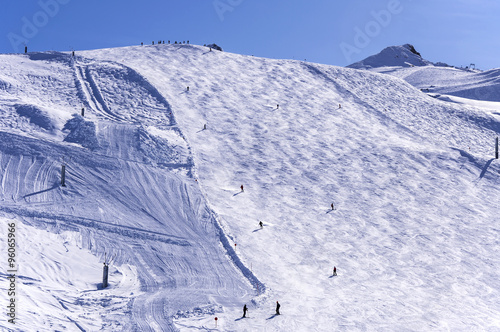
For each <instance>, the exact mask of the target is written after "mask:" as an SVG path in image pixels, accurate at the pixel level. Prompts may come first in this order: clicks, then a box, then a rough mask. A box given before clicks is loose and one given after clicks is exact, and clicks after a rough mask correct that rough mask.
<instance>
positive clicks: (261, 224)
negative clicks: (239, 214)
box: [259, 221, 264, 229]
mask: <svg viewBox="0 0 500 332" xmlns="http://www.w3.org/2000/svg"><path fill="white" fill-rule="evenodd" d="M259 226H260V228H261V229H262V228H263V227H264V224H263V223H262V221H259Z"/></svg>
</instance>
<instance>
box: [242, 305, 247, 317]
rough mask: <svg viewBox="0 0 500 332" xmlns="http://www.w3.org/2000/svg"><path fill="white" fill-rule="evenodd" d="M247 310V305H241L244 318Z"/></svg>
mask: <svg viewBox="0 0 500 332" xmlns="http://www.w3.org/2000/svg"><path fill="white" fill-rule="evenodd" d="M247 311H248V308H247V305H246V304H245V305H244V306H243V318H245V317H246V316H247Z"/></svg>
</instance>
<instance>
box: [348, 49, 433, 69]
mask: <svg viewBox="0 0 500 332" xmlns="http://www.w3.org/2000/svg"><path fill="white" fill-rule="evenodd" d="M432 65H434V64H433V63H432V62H430V61H427V60H425V59H423V58H422V56H421V55H420V53H419V52H417V50H415V47H413V45H411V44H405V45H401V46H390V47H386V48H384V49H383V50H382V51H381V52H380V53H378V54H375V55H372V56H369V57H368V58H366V59H364V60H361V61H358V62H355V63H353V64H351V65H349V66H347V67H349V68H355V69H371V68H377V67H393V66H399V67H413V66H432Z"/></svg>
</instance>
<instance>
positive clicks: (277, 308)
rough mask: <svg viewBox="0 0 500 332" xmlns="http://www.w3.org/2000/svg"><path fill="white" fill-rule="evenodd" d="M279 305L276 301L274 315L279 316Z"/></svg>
mask: <svg viewBox="0 0 500 332" xmlns="http://www.w3.org/2000/svg"><path fill="white" fill-rule="evenodd" d="M280 307H281V306H280V303H279V302H278V301H276V315H279V314H280Z"/></svg>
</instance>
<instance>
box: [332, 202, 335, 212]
mask: <svg viewBox="0 0 500 332" xmlns="http://www.w3.org/2000/svg"><path fill="white" fill-rule="evenodd" d="M333 210H335V209H334V208H333V203H332V211H333Z"/></svg>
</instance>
